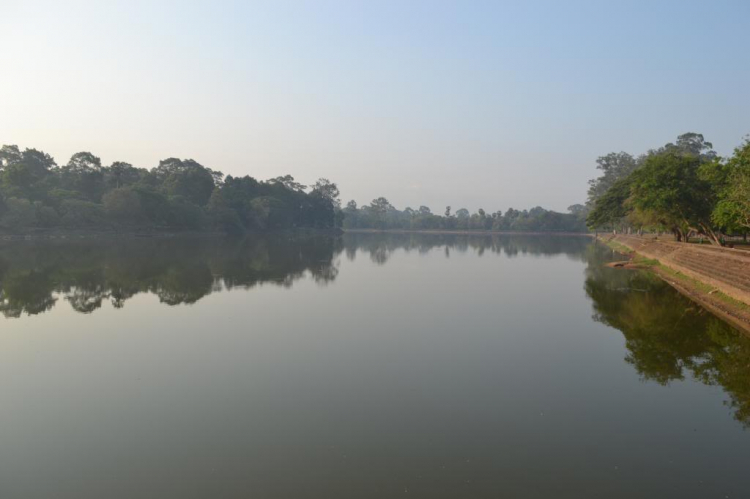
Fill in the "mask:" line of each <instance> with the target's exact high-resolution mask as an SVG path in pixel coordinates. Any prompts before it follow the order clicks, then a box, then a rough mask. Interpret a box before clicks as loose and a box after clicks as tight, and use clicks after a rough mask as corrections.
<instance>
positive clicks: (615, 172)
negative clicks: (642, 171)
mask: <svg viewBox="0 0 750 499" xmlns="http://www.w3.org/2000/svg"><path fill="white" fill-rule="evenodd" d="M637 166H638V162H637V161H636V159H635V158H633V156H631V155H630V154H628V153H626V152H619V153H615V152H611V153H609V154H607V155H605V156H600V157H599V158H597V159H596V168H597V170H600V171H601V172H602V174H601V175H600V176H599V177H597V178H595V179H592V180H589V191H588V204H589V206H593V205H594V203H595V202H596V200H597V199H599V198H600V197H602V196H603V195H604V194H605V193H606V192H607V191H608V190H609V189H610V188H611V187H612V186H613V185H614V184H615V182H617V181H618V180H620V179H623V178H625V177H627V176H628V175H630V174H631V173H632V172H633V171H634V170H635V169H636V167H637Z"/></svg>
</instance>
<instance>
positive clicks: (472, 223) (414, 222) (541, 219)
mask: <svg viewBox="0 0 750 499" xmlns="http://www.w3.org/2000/svg"><path fill="white" fill-rule="evenodd" d="M342 211H343V215H344V228H347V229H379V230H384V229H399V230H462V231H464V230H468V231H511V232H586V231H587V229H586V217H585V213H586V207H585V206H583V205H573V206H570V207H569V208H568V211H569V212H568V213H559V212H555V211H550V210H545V209H544V208H542V207H539V206H537V207H536V208H532V209H530V210H523V211H520V210H516V209H513V208H509V209H508V210H507V211H506V212H505V213H503V212H502V211H496V212H493V213H488V212H486V211H484V210H483V209H482V208H480V209H479V210H477V212H475V213H470V212H469V210H467V209H466V208H461V209H458V210H456V211H455V213H452V211H451V207H450V206H446V208H445V212H444V213H443V214H439V213H433V212H432V210H430V208H429V207H427V206H420V207H419V208H418V209H416V210H415V209H413V208H411V207H407V208H405V209H404V210H399V209H397V208H395V207H394V206H393V205H392V204H391V203H390V202H389V201H388V200H387V199H386V198H384V197H380V198H377V199H374V200H373V201H372V202H371V203H370V204H369V205H364V206H358V205H357V203H356V202H355V201H349V203H347V205H346V206H345V207H344V208H343V210H342Z"/></svg>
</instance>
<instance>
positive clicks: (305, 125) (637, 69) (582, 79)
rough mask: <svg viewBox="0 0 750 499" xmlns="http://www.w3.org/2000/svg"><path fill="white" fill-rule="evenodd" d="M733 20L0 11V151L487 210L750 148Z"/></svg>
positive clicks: (573, 11)
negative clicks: (686, 154) (683, 143)
mask: <svg viewBox="0 0 750 499" xmlns="http://www.w3.org/2000/svg"><path fill="white" fill-rule="evenodd" d="M747 19H750V2H747V1H744V2H743V1H723V2H722V1H714V2H690V1H680V2H677V1H651V2H645V1H643V2H639V1H628V2H625V1H622V2H604V1H599V2H574V1H564V2H563V1H548V2H541V1H539V2H533V1H524V2H500V1H497V2H480V1H462V2H441V1H429V2H419V1H393V2H389V1H384V0H378V1H370V2H360V1H354V0H349V1H315V2H312V1H310V2H303V1H287V2H285V1H273V2H227V1H213V2H187V1H183V2H157V1H150V2H146V1H127V2H117V1H108V2H95V1H63V0H58V1H48V2H34V1H30V0H24V1H23V2H21V1H15V0H10V1H8V0H2V1H1V2H0V47H1V49H0V63H2V67H3V72H2V73H3V74H2V76H0V143H14V144H18V145H20V146H21V147H37V148H40V149H43V150H45V151H47V152H49V153H50V154H52V155H53V156H54V157H55V158H56V159H57V160H58V163H64V162H66V161H67V158H68V157H69V156H70V155H71V154H72V153H74V152H76V151H80V150H90V151H92V152H94V153H95V154H97V155H99V156H101V157H102V159H103V161H104V162H105V163H110V162H112V161H115V160H125V161H129V162H131V163H133V164H135V165H136V166H142V167H149V168H150V167H153V166H155V165H156V164H157V163H158V160H159V159H162V158H165V157H170V156H177V157H189V158H194V159H196V160H198V161H200V162H201V163H203V164H205V165H206V166H209V167H211V168H215V169H219V170H222V171H223V172H225V173H229V174H233V175H244V174H249V175H253V176H255V177H257V178H260V179H265V178H269V177H274V176H277V175H281V174H286V173H291V174H292V175H294V176H295V177H296V178H297V179H299V180H301V181H303V182H308V183H309V182H312V181H314V180H315V179H316V178H318V177H321V176H323V177H328V178H330V179H331V180H334V181H336V182H338V183H339V186H340V188H341V191H342V195H343V197H344V198H345V201H346V200H348V199H351V198H354V199H356V200H357V201H358V202H359V203H363V202H369V201H370V200H371V199H372V198H374V197H377V196H381V195H383V196H385V197H387V198H388V199H390V200H391V202H392V203H394V204H395V205H397V206H398V207H402V208H403V207H405V206H407V205H410V206H413V207H416V206H418V205H420V204H426V205H428V206H430V207H431V208H433V210H436V211H437V210H440V211H442V209H443V208H444V206H445V205H448V204H450V205H452V206H453V208H454V210H455V209H457V208H459V207H467V208H469V209H472V210H474V209H477V208H479V207H483V208H485V209H486V210H496V209H503V210H505V209H507V208H508V207H509V206H513V207H515V208H528V207H532V206H535V205H542V206H546V207H550V208H554V209H559V210H564V209H565V208H566V207H567V206H568V205H570V204H573V203H576V202H581V201H583V200H584V199H585V191H586V181H587V180H588V179H589V178H591V177H592V176H595V175H596V171H595V169H594V167H595V159H596V157H597V156H600V155H603V154H606V153H608V152H610V151H620V150H625V151H629V152H632V153H640V152H643V151H645V150H647V149H649V148H652V147H658V146H660V145H663V144H664V143H666V142H668V141H671V140H674V138H675V137H676V136H677V135H678V134H680V133H684V132H687V131H695V132H701V133H703V134H704V135H705V136H706V137H707V139H708V140H710V141H712V142H713V143H714V145H715V147H716V149H717V150H718V151H719V153H720V154H729V153H731V151H732V149H733V148H734V147H735V146H737V145H739V144H740V143H741V141H742V140H743V137H744V136H745V135H747V134H748V133H750V119H749V117H750V98H748V97H749V96H748V90H749V89H750V65H749V64H748V59H749V57H748V54H750V34H749V33H750V30H748V29H747Z"/></svg>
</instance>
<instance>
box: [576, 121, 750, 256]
mask: <svg viewBox="0 0 750 499" xmlns="http://www.w3.org/2000/svg"><path fill="white" fill-rule="evenodd" d="M712 147H713V146H712V145H711V143H710V142H708V141H706V140H705V139H704V137H703V135H701V134H698V133H686V134H683V135H680V136H679V137H677V140H676V141H675V142H674V143H671V142H670V143H668V144H666V145H665V146H663V147H660V148H658V149H654V150H650V151H649V152H648V153H646V154H644V155H642V156H641V157H639V159H638V160H637V161H635V162H634V163H630V162H627V161H626V162H623V161H624V160H623V161H620V160H618V161H615V160H614V159H613V160H612V161H606V162H601V161H597V163H598V164H599V166H598V167H597V168H600V169H602V170H603V172H604V173H603V174H602V176H600V177H599V178H597V179H594V180H592V181H591V182H590V185H591V186H596V187H597V188H598V187H600V186H607V188H606V190H604V191H603V192H599V191H596V192H595V193H594V194H595V195H594V194H592V192H593V191H592V189H589V203H590V207H591V211H590V212H589V214H588V217H587V223H588V226H589V228H591V229H599V228H618V227H619V228H621V229H623V230H625V229H627V228H637V229H638V230H640V229H643V228H651V229H657V230H664V231H670V232H672V233H673V234H674V235H675V237H676V239H677V240H678V241H681V240H684V239H685V237H686V235H687V234H688V233H690V232H695V233H698V234H701V235H703V236H705V237H707V238H708V239H709V240H710V241H711V242H713V243H715V244H722V233H737V232H747V230H748V229H750V201H748V199H750V198H749V197H748V194H750V146H748V143H745V145H743V146H742V147H739V148H737V149H736V150H735V152H734V155H733V156H732V157H730V158H721V157H719V156H718V155H717V154H716V152H715V151H713V149H712ZM623 154H625V153H620V155H619V156H617V157H618V158H620V159H621V160H622V158H625V156H622V155H623ZM605 158H614V156H613V155H608V156H605ZM601 159H602V158H600V160H601ZM602 164H605V165H613V164H614V165H621V164H627V165H628V166H627V168H620V169H619V170H618V169H617V168H615V167H614V166H613V167H607V168H603V167H601V165H602ZM631 167H632V169H631ZM628 170H630V171H628ZM615 171H617V172H619V173H617V174H613V173H612V172H615ZM614 177H618V178H616V179H615V180H612V179H613V178H614Z"/></svg>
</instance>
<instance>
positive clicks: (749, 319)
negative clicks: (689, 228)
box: [602, 235, 750, 331]
mask: <svg viewBox="0 0 750 499" xmlns="http://www.w3.org/2000/svg"><path fill="white" fill-rule="evenodd" d="M602 239H603V240H605V241H607V242H615V243H617V244H619V245H622V246H626V247H628V248H630V249H632V250H633V251H635V252H636V253H638V254H640V255H642V256H644V257H646V258H650V259H655V260H658V261H659V263H660V264H661V266H662V268H658V267H657V268H655V269H654V270H655V271H656V272H657V273H658V274H659V275H661V277H663V278H664V279H665V280H666V281H667V282H669V283H670V284H672V285H673V286H674V287H675V288H677V289H678V290H679V291H681V292H683V293H685V294H686V295H688V296H690V297H691V298H693V299H695V300H697V301H699V302H701V303H702V304H703V305H706V306H707V307H708V308H710V309H712V310H714V311H715V312H717V313H719V314H720V315H723V316H724V317H725V318H727V319H730V320H732V322H734V323H735V324H737V325H738V326H740V327H742V328H743V329H745V330H746V331H750V252H747V251H743V250H737V249H730V248H719V247H715V246H698V245H695V244H686V243H676V242H673V241H662V240H657V239H654V238H650V237H638V236H626V235H617V236H605V237H603V238H602ZM670 271H671V272H670ZM683 276H687V277H688V278H689V279H685V278H684V277H683ZM696 281H697V282H696ZM727 297H728V298H727ZM735 300H736V301H735Z"/></svg>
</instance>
